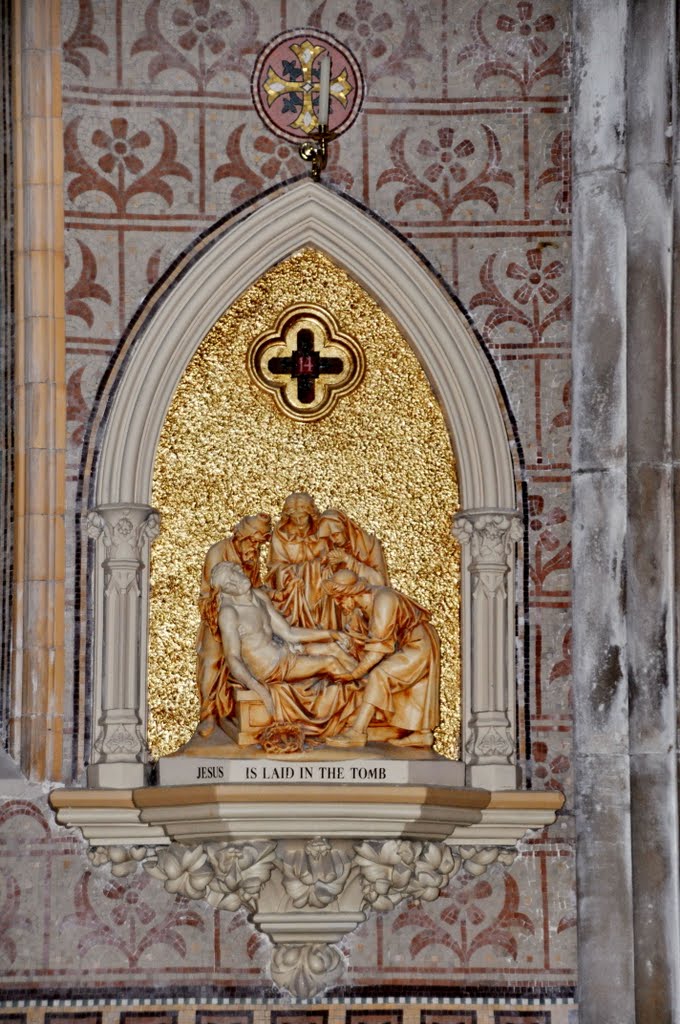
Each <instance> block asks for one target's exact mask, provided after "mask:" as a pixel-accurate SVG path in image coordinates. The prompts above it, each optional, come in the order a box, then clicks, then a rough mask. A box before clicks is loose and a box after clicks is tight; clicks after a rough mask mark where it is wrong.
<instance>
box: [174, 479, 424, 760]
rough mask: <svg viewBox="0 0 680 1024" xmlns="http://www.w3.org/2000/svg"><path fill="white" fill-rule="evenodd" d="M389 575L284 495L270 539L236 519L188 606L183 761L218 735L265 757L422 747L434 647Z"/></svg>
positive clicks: (266, 530) (305, 504) (352, 538)
mask: <svg viewBox="0 0 680 1024" xmlns="http://www.w3.org/2000/svg"><path fill="white" fill-rule="evenodd" d="M270 535H271V545H270V548H269V553H268V559H267V573H266V577H265V583H264V584H263V581H262V579H261V576H260V566H259V556H260V549H261V548H262V547H263V546H264V544H265V543H266V541H267V539H268V538H269V536H270ZM217 558H221V559H222V560H221V561H216V559H217ZM350 565H351V566H352V567H353V568H349V567H348V566H350ZM364 573H365V574H366V575H364ZM367 577H368V578H367ZM386 579H387V566H386V563H385V557H384V554H383V551H382V545H381V544H380V541H379V540H378V539H377V538H376V537H374V536H373V535H372V534H370V533H369V532H368V531H366V530H364V529H362V528H361V527H360V526H359V525H358V524H357V523H354V522H353V521H352V520H351V519H350V518H349V517H348V516H347V515H346V514H345V513H343V512H341V511H338V510H333V509H330V510H328V511H327V512H325V513H324V514H323V516H322V515H321V514H320V513H319V510H318V509H317V507H316V504H315V502H314V500H313V498H312V497H311V496H310V495H308V494H304V493H294V494H290V495H289V496H288V497H287V498H286V500H285V502H284V505H283V510H282V514H281V518H280V520H279V521H278V522H277V523H276V525H275V527H274V529H273V531H271V530H270V526H269V518H268V516H265V515H263V514H258V515H251V516H246V517H245V518H244V519H242V520H241V521H240V522H239V524H238V525H237V526H236V528H235V530H234V533H233V535H232V537H231V538H226V539H225V540H224V541H221V542H218V543H217V544H214V545H212V546H211V548H210V549H209V551H208V554H207V556H206V560H205V564H204V569H203V578H202V587H201V593H200V596H199V605H200V609H201V625H200V628H199V638H198V645H197V649H198V670H197V678H198V685H199V688H200V691H201V720H200V723H199V726H198V729H197V735H196V736H195V737H194V740H192V741H191V743H190V744H189V749H191V751H192V753H196V752H197V751H198V750H199V749H200V748H201V743H200V741H201V739H207V738H209V737H211V736H212V734H213V732H214V730H215V729H216V728H218V729H221V730H222V732H223V733H224V734H225V735H226V736H227V737H230V738H231V739H232V740H233V741H234V742H235V743H236V744H238V745H240V746H245V747H247V746H249V745H252V744H253V743H257V744H259V745H261V746H264V748H265V749H266V750H267V751H268V752H269V753H277V752H278V753H291V752H294V751H296V750H297V751H299V752H302V750H303V749H304V747H305V744H307V745H309V744H310V743H311V744H312V745H313V746H318V745H320V744H326V745H328V746H330V747H332V748H336V749H337V748H355V747H356V748H360V747H364V746H366V744H367V742H369V740H370V741H373V742H374V743H376V742H377V743H387V744H394V745H396V746H408V747H424V748H431V747H432V744H433V741H434V730H435V728H436V727H437V725H438V721H439V639H438V637H437V634H436V632H435V630H434V629H433V628H432V626H431V624H430V622H429V614H428V612H427V611H426V610H425V609H424V608H421V607H420V606H419V605H418V604H416V603H415V602H414V601H412V600H411V599H409V598H408V597H407V596H406V595H404V594H401V593H400V592H399V591H397V590H394V589H393V588H392V587H389V586H388V585H387V583H386ZM370 580H373V582H371V581H370ZM208 749H209V748H208ZM216 751H217V748H214V747H213V752H216ZM220 753H224V751H223V750H220ZM387 753H388V754H389V750H388V751H387Z"/></svg>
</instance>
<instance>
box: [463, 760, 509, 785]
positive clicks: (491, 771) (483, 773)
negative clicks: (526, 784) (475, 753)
mask: <svg viewBox="0 0 680 1024" xmlns="http://www.w3.org/2000/svg"><path fill="white" fill-rule="evenodd" d="M465 777H466V780H467V784H468V786H474V788H475V789H517V788H518V786H519V784H520V773H519V769H518V768H517V765H514V764H469V765H468V766H467V767H466V769H465Z"/></svg>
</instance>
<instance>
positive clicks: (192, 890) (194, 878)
mask: <svg viewBox="0 0 680 1024" xmlns="http://www.w3.org/2000/svg"><path fill="white" fill-rule="evenodd" d="M207 859H208V855H207V853H205V852H204V850H203V847H202V846H194V847H191V846H181V845H180V844H179V843H171V844H170V846H166V847H160V848H159V850H158V851H157V858H156V860H152V861H148V862H147V863H146V864H145V865H144V868H145V870H146V871H148V873H149V874H150V875H152V876H153V877H154V878H160V879H161V881H163V882H164V883H165V889H166V891H167V892H171V893H176V894H178V895H180V896H187V897H188V898H189V899H190V900H200V899H202V898H203V897H204V896H205V891H206V888H207V886H208V883H209V882H210V880H211V879H212V877H213V871H212V868H210V867H208V866H207V865H206V861H207Z"/></svg>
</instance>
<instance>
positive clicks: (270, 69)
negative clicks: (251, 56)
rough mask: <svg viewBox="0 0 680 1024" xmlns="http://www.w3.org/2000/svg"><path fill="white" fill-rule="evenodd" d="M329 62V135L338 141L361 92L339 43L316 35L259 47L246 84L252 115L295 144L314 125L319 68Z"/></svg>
mask: <svg viewBox="0 0 680 1024" xmlns="http://www.w3.org/2000/svg"><path fill="white" fill-rule="evenodd" d="M324 54H328V56H329V57H330V58H331V96H330V109H329V116H328V127H329V130H330V131H332V132H335V133H336V134H337V135H341V134H342V133H343V132H345V131H347V129H348V128H349V127H350V125H351V124H353V122H354V120H355V119H356V116H357V114H358V113H359V110H360V108H361V101H362V99H363V94H364V87H363V79H362V76H361V70H360V68H359V65H358V64H357V62H356V60H355V59H354V57H353V56H352V54H351V53H350V51H349V50H348V49H347V47H346V46H343V45H342V43H340V42H338V40H337V39H335V38H334V37H333V36H331V35H329V34H328V33H327V32H320V31H319V29H309V31H306V30H305V29H295V30H294V31H292V32H283V33H282V34H281V35H278V36H276V37H275V38H274V39H272V40H271V42H269V43H268V44H267V46H265V48H264V50H262V52H261V53H260V55H259V57H258V58H257V61H256V63H255V69H254V71H253V78H252V83H251V85H252V90H253V100H254V102H255V109H256V110H257V112H258V114H259V115H260V117H261V118H262V120H263V121H264V123H265V124H266V126H267V128H269V129H270V130H271V131H273V132H275V133H276V134H277V135H280V136H281V137H282V138H284V139H288V140H290V141H293V142H297V141H299V140H300V139H304V138H306V137H307V136H308V135H309V134H310V132H313V131H315V129H316V128H317V125H318V120H317V109H318V104H319V67H320V61H321V57H323V56H324Z"/></svg>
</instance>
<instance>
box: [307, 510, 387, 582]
mask: <svg viewBox="0 0 680 1024" xmlns="http://www.w3.org/2000/svg"><path fill="white" fill-rule="evenodd" d="M318 534H319V536H320V537H328V542H329V545H330V546H331V550H333V547H334V546H335V545H336V544H337V540H336V538H337V537H342V538H343V540H344V543H342V542H341V544H340V545H338V546H339V548H340V550H341V551H342V555H343V562H342V565H343V568H346V569H351V571H352V572H354V573H356V575H357V576H362V577H363V579H365V580H368V582H369V583H373V584H374V585H375V586H389V582H390V578H389V574H388V572H387V562H386V561H385V554H384V552H383V546H382V544H381V543H380V541H379V540H378V538H377V537H376V536H375V534H373V533H369V532H368V530H364V529H363V527H361V526H359V524H358V523H355V522H354V520H353V519H350V517H349V516H348V515H347V514H346V513H345V512H341V511H340V509H335V508H328V509H326V511H325V512H324V513H323V515H322V516H321V519H320V520H319V529H318ZM329 575H330V574H329Z"/></svg>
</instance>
